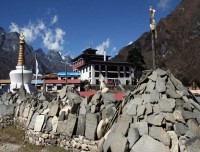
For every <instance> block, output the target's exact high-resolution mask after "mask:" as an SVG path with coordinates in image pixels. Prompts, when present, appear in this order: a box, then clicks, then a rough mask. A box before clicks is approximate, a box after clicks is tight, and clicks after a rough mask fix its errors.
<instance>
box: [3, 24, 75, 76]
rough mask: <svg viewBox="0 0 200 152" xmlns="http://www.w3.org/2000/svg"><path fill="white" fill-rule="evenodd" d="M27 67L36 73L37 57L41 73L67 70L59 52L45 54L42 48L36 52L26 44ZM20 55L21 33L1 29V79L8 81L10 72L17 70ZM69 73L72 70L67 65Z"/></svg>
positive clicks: (69, 61)
mask: <svg viewBox="0 0 200 152" xmlns="http://www.w3.org/2000/svg"><path fill="white" fill-rule="evenodd" d="M24 51H25V60H26V61H25V66H26V67H27V69H31V70H32V71H33V73H35V55H36V56H37V60H38V63H39V73H42V74H45V73H55V72H59V71H64V70H65V61H64V60H63V59H62V56H61V54H60V53H59V52H57V51H53V50H50V51H48V52H47V53H45V52H44V51H43V50H42V49H41V48H39V49H37V50H34V49H33V47H32V46H31V45H28V44H27V43H26V44H25V49H24ZM18 53H19V33H17V32H11V33H6V32H5V30H4V29H3V28H2V27H0V71H1V72H0V79H8V78H9V72H10V71H11V70H14V69H16V68H15V66H16V65H17V59H18ZM67 59H68V60H67V62H68V63H71V60H72V59H71V57H68V58H67ZM67 69H68V70H69V71H71V70H72V68H71V66H70V65H67Z"/></svg>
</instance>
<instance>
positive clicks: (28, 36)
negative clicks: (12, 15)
mask: <svg viewBox="0 0 200 152" xmlns="http://www.w3.org/2000/svg"><path fill="white" fill-rule="evenodd" d="M9 28H10V32H18V33H23V34H24V36H25V40H26V42H27V43H31V42H33V41H35V40H36V38H38V36H39V35H40V32H41V31H42V30H44V29H45V28H46V27H45V24H44V23H43V22H42V21H38V24H37V25H35V24H33V23H32V22H31V21H30V22H29V23H28V25H26V26H24V27H19V26H18V25H17V24H15V23H11V25H10V26H9Z"/></svg>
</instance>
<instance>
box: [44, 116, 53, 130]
mask: <svg viewBox="0 0 200 152" xmlns="http://www.w3.org/2000/svg"><path fill="white" fill-rule="evenodd" d="M44 130H45V132H50V131H51V130H52V118H51V117H49V118H48V120H47V122H46V126H45V128H44Z"/></svg>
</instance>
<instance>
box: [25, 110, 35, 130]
mask: <svg viewBox="0 0 200 152" xmlns="http://www.w3.org/2000/svg"><path fill="white" fill-rule="evenodd" d="M33 112H34V108H33V107H32V108H31V109H30V111H29V114H28V119H27V121H26V127H28V125H29V123H30V121H31V118H32V116H33Z"/></svg>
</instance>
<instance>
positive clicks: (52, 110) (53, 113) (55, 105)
mask: <svg viewBox="0 0 200 152" xmlns="http://www.w3.org/2000/svg"><path fill="white" fill-rule="evenodd" d="M57 113H58V102H56V101H54V102H52V105H51V107H50V110H49V116H56V114H57Z"/></svg>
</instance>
